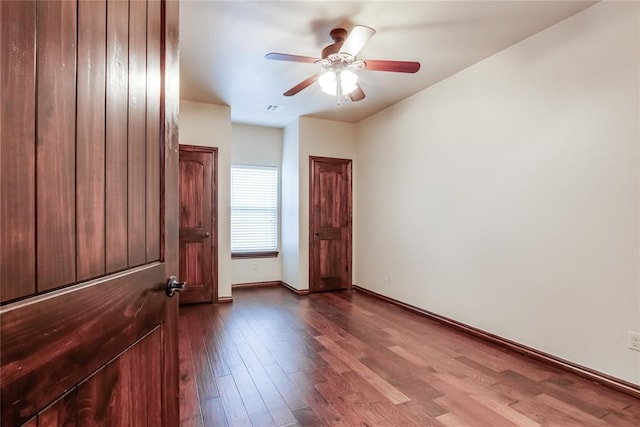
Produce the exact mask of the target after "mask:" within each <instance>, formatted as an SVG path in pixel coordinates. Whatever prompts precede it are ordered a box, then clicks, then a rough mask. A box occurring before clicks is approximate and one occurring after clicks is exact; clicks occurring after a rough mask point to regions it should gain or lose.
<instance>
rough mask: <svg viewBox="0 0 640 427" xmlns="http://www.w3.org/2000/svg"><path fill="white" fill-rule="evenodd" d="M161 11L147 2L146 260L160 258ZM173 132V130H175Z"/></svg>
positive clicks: (158, 3) (155, 3)
mask: <svg viewBox="0 0 640 427" xmlns="http://www.w3.org/2000/svg"><path fill="white" fill-rule="evenodd" d="M161 24H162V23H161V9H160V2H159V1H157V0H154V1H150V2H148V3H147V87H146V89H147V110H146V114H147V117H146V120H147V128H146V157H147V159H146V174H147V176H146V183H147V188H146V195H145V196H146V216H147V220H146V233H145V239H146V261H147V262H151V261H157V260H159V259H160V234H159V233H157V230H159V229H160V216H159V215H157V214H156V213H157V212H160V179H159V178H160V159H161V158H162V157H163V154H164V153H163V152H162V150H161V146H158V141H160V129H161V123H160V118H161V115H160V93H161V91H160V83H161V80H160V79H159V78H158V77H159V76H160V75H161V74H160V72H161V69H160V58H161V57H162V55H161V54H162V52H161V50H160V47H161V46H160V37H158V36H157V35H158V34H160V33H161V30H162V25H161ZM172 131H173V130H172Z"/></svg>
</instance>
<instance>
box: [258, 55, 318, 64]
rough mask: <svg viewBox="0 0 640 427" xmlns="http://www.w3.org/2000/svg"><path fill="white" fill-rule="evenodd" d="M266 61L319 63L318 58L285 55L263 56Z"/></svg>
mask: <svg viewBox="0 0 640 427" xmlns="http://www.w3.org/2000/svg"><path fill="white" fill-rule="evenodd" d="M264 57H265V58H266V59H273V60H276V61H291V62H308V63H311V64H314V63H315V62H317V61H320V58H312V57H310V56H300V55H289V54H287V53H277V52H272V53H267V54H266V55H265V56H264Z"/></svg>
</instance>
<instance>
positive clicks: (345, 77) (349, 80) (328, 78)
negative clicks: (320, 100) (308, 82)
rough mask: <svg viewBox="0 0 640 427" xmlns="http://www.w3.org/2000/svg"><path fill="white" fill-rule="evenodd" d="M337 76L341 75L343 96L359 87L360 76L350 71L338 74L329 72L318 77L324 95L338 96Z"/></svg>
mask: <svg viewBox="0 0 640 427" xmlns="http://www.w3.org/2000/svg"><path fill="white" fill-rule="evenodd" d="M337 75H340V83H341V86H342V94H343V95H347V94H349V93H351V92H353V91H354V90H356V87H358V75H357V74H356V73H354V72H353V71H350V70H342V71H340V72H338V73H337V74H336V72H335V71H332V70H329V71H327V72H325V73H324V74H321V75H320V77H318V84H319V85H320V87H321V88H322V91H323V92H324V93H326V94H329V95H333V96H336V94H337V93H338V80H337Z"/></svg>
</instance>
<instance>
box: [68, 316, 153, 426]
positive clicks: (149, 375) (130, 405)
mask: <svg viewBox="0 0 640 427" xmlns="http://www.w3.org/2000/svg"><path fill="white" fill-rule="evenodd" d="M161 347H162V333H161V329H160V328H157V329H155V330H154V331H153V332H151V333H150V334H148V335H147V336H146V337H144V338H143V339H142V340H140V341H139V342H137V343H136V344H134V345H133V346H132V347H130V348H129V349H128V350H127V352H126V353H124V354H123V355H122V357H119V358H117V359H115V360H114V361H112V362H110V363H108V364H107V365H106V366H105V367H104V368H102V369H100V370H99V371H98V372H96V373H95V374H94V375H93V376H91V377H90V378H89V379H88V380H87V381H85V382H83V383H82V384H80V385H79V386H78V388H77V405H78V415H79V417H80V418H79V420H78V421H79V422H78V424H79V425H81V426H82V425H108V426H118V425H121V426H159V425H161V424H162V405H161V404H162V382H161V381H160V379H161V378H162V377H161V363H162V361H161V360H160V358H159V357H156V356H157V355H159V354H160V350H161Z"/></svg>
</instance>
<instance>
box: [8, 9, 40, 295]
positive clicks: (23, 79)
mask: <svg viewBox="0 0 640 427" xmlns="http://www.w3.org/2000/svg"><path fill="white" fill-rule="evenodd" d="M0 16H1V19H2V25H1V26H0V40H1V42H2V46H3V47H2V61H0V74H1V77H0V93H2V102H0V112H1V114H2V118H1V119H0V140H1V141H2V143H1V144H0V183H1V185H2V188H1V189H0V191H1V192H2V197H0V236H1V237H2V245H0V301H8V300H12V299H16V298H20V297H23V296H26V295H31V294H34V293H35V292H36V264H35V259H36V212H35V207H36V202H35V200H36V186H35V177H36V174H35V165H36V162H35V159H36V156H35V144H34V143H33V141H34V140H35V130H36V126H35V111H36V106H35V104H36V103H35V93H36V92H35V91H36V87H35V76H36V73H35V42H36V38H35V34H36V27H35V23H36V3H35V1H23V2H7V1H2V2H0ZM4 46H13V47H14V49H5V48H4ZM5 55H6V56H5ZM2 123H11V126H6V125H5V124H2ZM16 164H18V165H20V167H12V165H16Z"/></svg>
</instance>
